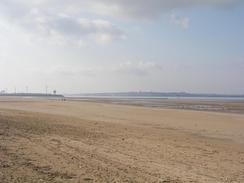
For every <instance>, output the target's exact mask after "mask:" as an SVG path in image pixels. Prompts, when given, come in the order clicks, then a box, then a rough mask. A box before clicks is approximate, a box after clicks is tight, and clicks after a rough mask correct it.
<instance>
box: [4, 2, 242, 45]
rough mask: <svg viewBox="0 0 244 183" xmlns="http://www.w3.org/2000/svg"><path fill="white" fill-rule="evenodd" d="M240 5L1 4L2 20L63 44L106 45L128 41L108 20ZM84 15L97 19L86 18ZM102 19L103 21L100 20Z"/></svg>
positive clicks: (182, 20) (178, 20)
mask: <svg viewBox="0 0 244 183" xmlns="http://www.w3.org/2000/svg"><path fill="white" fill-rule="evenodd" d="M239 3H241V0H184V1H183V0H150V1H149V0H133V1H131V0H89V1H87V0H72V1H67V0H35V1H33V0H1V1H0V18H5V19H8V21H9V22H11V23H14V24H16V25H18V26H20V27H22V28H24V29H26V30H28V31H31V32H32V33H34V34H35V35H38V36H40V35H41V38H48V40H51V41H54V42H58V43H61V44H62V43H63V42H67V41H68V42H75V43H77V44H78V45H84V43H85V42H87V41H88V42H90V41H92V42H95V43H99V44H101V43H102V44H106V43H110V42H113V41H115V40H121V39H124V38H126V34H125V32H124V31H123V30H122V29H121V28H119V27H117V26H116V25H114V24H113V23H111V22H110V21H108V16H109V17H112V18H115V17H120V18H128V19H154V18H157V17H160V16H161V15H162V14H164V13H168V12H172V10H173V11H177V10H181V9H187V8H188V9H189V8H193V7H210V8H212V7H216V8H222V7H231V6H235V5H238V4H239ZM85 14H86V15H87V14H88V15H89V17H96V18H85V17H84V15H85ZM90 15H92V16H90ZM101 15H102V17H103V18H97V17H101ZM172 22H173V23H175V24H176V25H179V26H181V27H182V28H185V29H186V28H188V27H189V18H187V17H176V16H174V17H173V18H172Z"/></svg>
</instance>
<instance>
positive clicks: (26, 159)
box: [0, 98, 244, 183]
mask: <svg viewBox="0 0 244 183" xmlns="http://www.w3.org/2000/svg"><path fill="white" fill-rule="evenodd" d="M238 105H239V104H238ZM0 180H1V182H3V183H5V182H169V183H170V182H172V183H176V182H177V183H178V182H179V183H181V182H239V183H242V182H244V115H243V114H234V113H220V112H207V111H192V110H179V109H160V108H146V107H140V106H130V105H117V104H109V103H104V102H99V103H97V102H94V101H93V102H85V101H79V102H77V101H55V100H53V101H50V100H44V99H42V100H40V99H35V100H34V99H23V98H21V99H20V98H11V99H9V98H0Z"/></svg>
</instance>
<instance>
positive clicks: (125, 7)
mask: <svg viewBox="0 0 244 183" xmlns="http://www.w3.org/2000/svg"><path fill="white" fill-rule="evenodd" d="M241 2H242V1H241V0H150V1H149V0H133V1H131V0H90V1H89V4H87V5H88V6H89V9H90V10H91V11H93V12H94V13H97V14H104V15H110V16H117V17H123V18H134V19H153V18H156V17H159V16H161V15H162V14H164V13H167V12H170V11H172V10H181V9H187V8H188V9H189V8H194V7H208V8H228V7H232V6H235V5H238V4H239V3H241Z"/></svg>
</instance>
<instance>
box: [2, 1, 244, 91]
mask: <svg viewBox="0 0 244 183" xmlns="http://www.w3.org/2000/svg"><path fill="white" fill-rule="evenodd" d="M243 22H244V3H243V1H242V0H184V1H183V0H150V1H148V0H133V1H131V0H89V1H88V0H70V1H68V0H0V90H7V91H8V92H14V91H15V90H16V91H17V92H26V91H27V90H28V92H45V90H46V87H48V91H49V92H51V91H52V90H54V89H56V90H57V92H58V93H66V94H67V93H94V92H125V91H155V92H171V91H172V92H191V93H220V94H244V23H243Z"/></svg>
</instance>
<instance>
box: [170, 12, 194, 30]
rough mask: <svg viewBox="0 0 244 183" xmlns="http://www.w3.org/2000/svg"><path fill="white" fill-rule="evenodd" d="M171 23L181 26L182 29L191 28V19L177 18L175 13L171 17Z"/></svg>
mask: <svg viewBox="0 0 244 183" xmlns="http://www.w3.org/2000/svg"><path fill="white" fill-rule="evenodd" d="M170 21H171V23H173V24H175V25H178V26H180V27H181V28H182V29H188V28H189V27H190V18H188V17H181V16H177V15H175V14H174V13H172V14H171V16H170Z"/></svg>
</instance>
